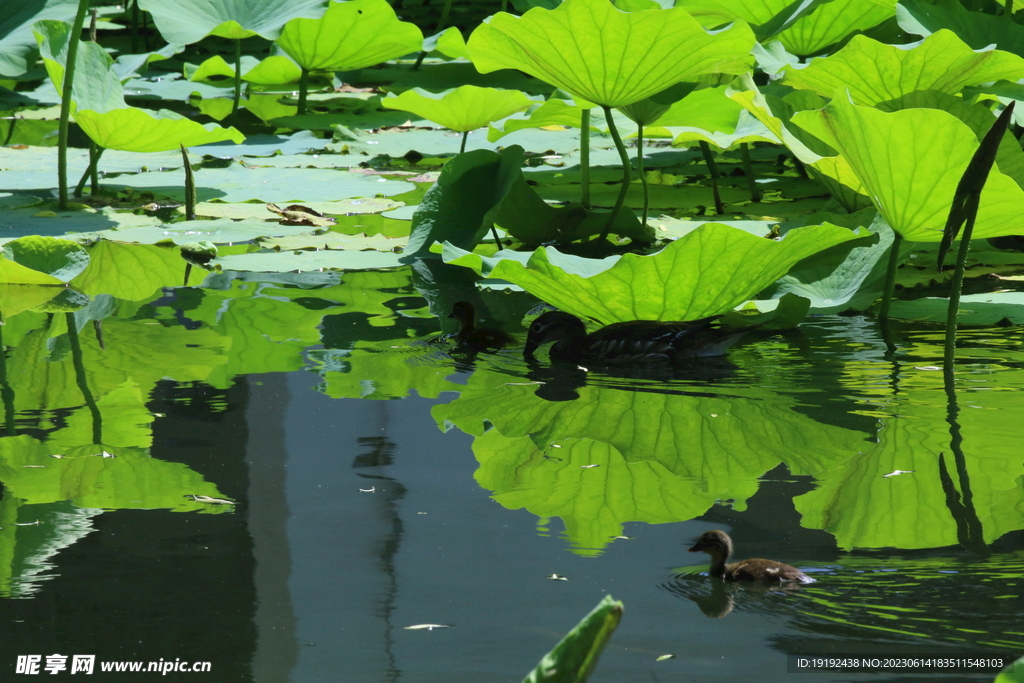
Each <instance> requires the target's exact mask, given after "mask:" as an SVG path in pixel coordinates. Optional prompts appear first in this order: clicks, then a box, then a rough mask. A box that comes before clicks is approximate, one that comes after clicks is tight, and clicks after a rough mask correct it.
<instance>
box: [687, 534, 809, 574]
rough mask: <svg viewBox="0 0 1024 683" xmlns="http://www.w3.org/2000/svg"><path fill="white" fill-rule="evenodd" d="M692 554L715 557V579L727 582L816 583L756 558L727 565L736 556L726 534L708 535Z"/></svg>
mask: <svg viewBox="0 0 1024 683" xmlns="http://www.w3.org/2000/svg"><path fill="white" fill-rule="evenodd" d="M689 550H690V552H691V553H698V552H705V553H707V554H708V555H710V556H711V570H710V574H711V576H715V577H718V578H720V579H725V580H726V581H757V582H759V583H783V582H786V581H799V582H800V583H814V579H812V578H811V577H809V576H807V575H806V574H804V573H803V572H802V571H800V570H799V569H797V568H796V567H791V566H790V565H788V564H782V563H781V562H776V561H775V560H762V559H760V558H754V559H750V560H742V561H741V562H733V563H731V564H727V562H728V561H729V556H730V555H732V539H731V538H729V534H727V533H725V532H724V531H719V530H717V529H715V530H714V531H705V532H704V533H703V534H701V536H700V538H698V539H697V542H696V543H694V544H693V545H692V546H690V549H689Z"/></svg>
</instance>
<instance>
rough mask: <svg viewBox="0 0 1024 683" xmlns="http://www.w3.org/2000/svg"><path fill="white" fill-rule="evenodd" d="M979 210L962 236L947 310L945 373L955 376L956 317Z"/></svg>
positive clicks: (968, 216)
mask: <svg viewBox="0 0 1024 683" xmlns="http://www.w3.org/2000/svg"><path fill="white" fill-rule="evenodd" d="M977 214H978V210H977V204H976V203H975V206H974V210H973V211H969V212H968V215H967V222H966V223H965V224H964V229H963V233H962V234H961V235H960V249H959V250H958V251H957V254H956V270H954V271H953V283H952V284H951V285H950V287H949V307H948V308H947V309H946V348H945V353H944V354H943V368H942V369H943V372H945V373H947V374H950V375H952V374H953V371H954V370H953V362H954V360H955V358H956V316H957V313H958V312H959V311H960V292H961V290H962V289H963V286H964V270H966V264H967V252H968V251H970V249H971V233H973V232H974V219H975V218H976V217H977Z"/></svg>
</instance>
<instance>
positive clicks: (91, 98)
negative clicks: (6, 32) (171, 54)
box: [34, 21, 245, 152]
mask: <svg viewBox="0 0 1024 683" xmlns="http://www.w3.org/2000/svg"><path fill="white" fill-rule="evenodd" d="M34 30H35V32H36V37H37V39H38V40H39V43H40V50H41V54H42V57H43V62H44V63H45V64H46V68H47V71H48V72H49V74H50V79H51V80H52V81H53V83H54V86H55V87H57V88H60V87H62V84H63V82H64V67H65V63H66V61H67V46H68V39H69V33H70V27H69V26H68V25H67V24H65V23H63V22H59V21H42V22H39V23H38V24H36V26H35V29H34ZM112 64H113V61H112V60H111V58H110V55H108V54H107V53H106V51H104V50H103V48H101V47H100V46H99V44H98V43H92V42H83V43H80V44H79V46H78V56H77V57H76V59H75V82H74V85H73V87H72V93H71V95H72V107H73V111H74V113H75V121H76V122H77V123H78V125H79V126H81V127H82V130H84V131H85V133H86V134H87V135H88V136H89V137H90V138H92V140H93V141H94V142H96V144H98V145H100V146H101V147H104V148H107V149H120V150H125V151H129V152H163V151H167V150H170V149H177V148H178V146H179V145H182V144H183V145H185V146H187V147H188V146H193V145H204V144H207V143H211V142H220V141H222V140H232V141H234V142H236V143H237V142H242V141H243V140H245V136H244V135H242V134H241V133H239V132H238V130H236V129H235V128H233V127H232V128H221V127H220V126H217V125H216V124H206V125H202V124H199V123H196V122H195V121H191V120H189V119H187V118H185V117H184V116H181V115H180V114H177V113H175V112H172V111H166V110H161V111H159V112H153V111H150V110H147V109H138V108H135V107H129V106H128V105H127V103H126V102H125V101H124V91H123V88H122V86H121V81H120V80H119V79H118V77H117V75H116V74H115V73H114V71H113V70H112V68H111V66H112Z"/></svg>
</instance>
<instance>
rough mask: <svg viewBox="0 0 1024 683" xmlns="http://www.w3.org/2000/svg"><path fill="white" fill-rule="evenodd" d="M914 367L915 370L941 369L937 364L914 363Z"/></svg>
mask: <svg viewBox="0 0 1024 683" xmlns="http://www.w3.org/2000/svg"><path fill="white" fill-rule="evenodd" d="M914 369H915V370H929V371H934V370H941V369H942V368H940V367H939V366H938V365H915V366H914Z"/></svg>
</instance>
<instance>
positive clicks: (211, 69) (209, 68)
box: [183, 55, 288, 81]
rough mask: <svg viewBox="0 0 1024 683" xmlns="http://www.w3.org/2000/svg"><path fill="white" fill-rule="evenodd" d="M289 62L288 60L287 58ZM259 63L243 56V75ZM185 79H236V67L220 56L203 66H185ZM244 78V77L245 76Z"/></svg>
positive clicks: (251, 57) (207, 61)
mask: <svg viewBox="0 0 1024 683" xmlns="http://www.w3.org/2000/svg"><path fill="white" fill-rule="evenodd" d="M285 59H286V60H287V59H288V58H287V57H285ZM257 64H259V61H258V60H257V59H256V58H255V57H253V56H251V55H242V73H243V74H245V73H247V72H249V71H251V70H252V69H254V68H255V67H256V65H257ZM183 73H184V74H185V78H187V79H188V80H190V81H209V80H211V79H213V77H215V76H220V77H222V78H234V77H235V66H234V65H233V64H228V63H227V62H226V61H225V60H224V58H223V57H221V56H220V55H214V56H213V57H210V58H209V59H207V60H206V61H205V62H203V63H202V64H199V65H196V64H185V68H184V70H183ZM243 77H244V76H243Z"/></svg>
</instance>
